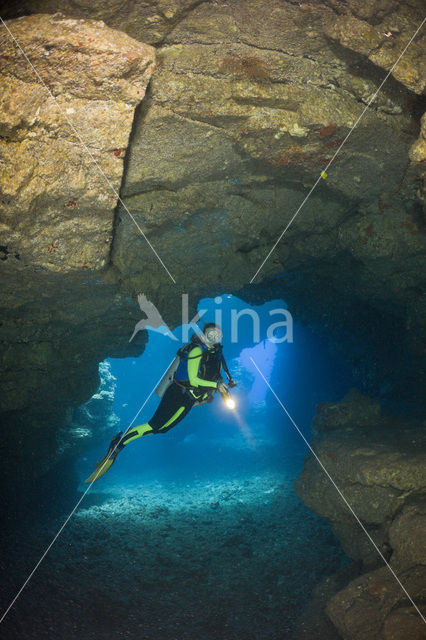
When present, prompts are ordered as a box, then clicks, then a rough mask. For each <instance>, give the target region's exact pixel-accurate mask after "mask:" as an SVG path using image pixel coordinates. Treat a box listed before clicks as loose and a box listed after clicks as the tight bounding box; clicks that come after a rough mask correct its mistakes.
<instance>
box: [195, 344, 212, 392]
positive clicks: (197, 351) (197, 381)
mask: <svg viewBox="0 0 426 640" xmlns="http://www.w3.org/2000/svg"><path fill="white" fill-rule="evenodd" d="M202 355H203V352H202V350H201V347H194V348H193V349H191V351H190V352H189V353H188V377H189V384H190V385H191V387H211V388H212V389H217V382H213V380H203V378H199V377H198V367H199V366H200V362H201V356H202Z"/></svg>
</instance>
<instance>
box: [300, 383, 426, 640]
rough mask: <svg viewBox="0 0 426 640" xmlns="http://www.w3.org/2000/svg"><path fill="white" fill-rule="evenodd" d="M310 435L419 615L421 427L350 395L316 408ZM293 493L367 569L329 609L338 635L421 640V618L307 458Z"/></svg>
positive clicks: (424, 476)
mask: <svg viewBox="0 0 426 640" xmlns="http://www.w3.org/2000/svg"><path fill="white" fill-rule="evenodd" d="M313 430H314V431H315V432H316V434H317V435H316V436H315V438H314V440H313V441H312V447H313V449H314V451H315V453H316V455H317V456H318V458H319V459H320V460H321V462H322V464H323V465H324V467H325V469H326V470H327V471H328V473H329V474H330V476H331V478H333V480H334V482H335V483H336V485H337V486H338V487H339V489H340V491H341V492H342V494H343V495H344V497H345V498H346V500H347V501H348V503H349V504H350V506H351V507H352V509H353V511H354V512H355V513H356V514H357V516H358V517H359V519H360V520H361V522H362V523H363V525H364V526H365V528H366V529H367V531H368V533H369V534H370V536H371V537H372V538H373V540H374V542H375V544H376V545H377V547H378V548H379V549H380V551H381V553H382V554H383V556H384V557H385V558H386V559H387V560H388V561H390V565H391V567H392V569H393V571H394V572H395V573H396V575H397V576H398V578H399V580H400V581H401V583H402V584H403V585H404V587H405V589H406V590H407V591H408V593H409V595H410V597H411V598H412V599H413V600H414V601H415V602H416V603H417V604H418V606H419V607H420V608H422V607H423V603H424V598H425V584H426V581H425V578H426V557H425V548H426V546H425V540H424V537H425V533H424V532H425V531H426V528H425V499H426V454H425V450H426V446H425V445H426V442H425V440H426V436H425V431H424V425H423V424H419V423H409V422H408V421H404V422H403V421H401V420H400V419H396V418H389V417H386V416H384V415H382V413H381V411H380V405H379V404H378V403H377V402H374V401H372V400H371V399H369V398H366V397H363V396H360V394H359V393H357V392H355V391H353V392H351V393H350V394H348V396H347V397H346V398H344V399H343V400H342V402H341V403H335V404H326V405H320V406H319V408H318V412H317V415H316V417H315V420H314V423H313ZM296 490H297V492H298V494H299V495H300V497H301V498H302V499H303V501H304V502H305V504H306V505H307V506H308V507H309V508H310V509H312V510H313V511H315V512H316V513H319V514H321V515H323V516H325V517H326V518H328V519H329V520H330V521H331V523H332V525H333V530H334V532H335V533H336V534H337V536H338V537H339V538H340V541H341V543H342V546H343V548H344V550H345V551H346V553H347V554H348V555H349V556H350V557H351V558H352V559H354V560H358V561H361V562H362V563H363V566H364V570H365V569H368V568H369V569H370V570H369V571H368V572H367V573H364V574H363V575H361V576H360V577H358V578H356V579H355V580H352V581H351V582H350V583H349V585H347V586H346V587H345V588H343V589H342V590H340V591H339V592H338V593H337V594H336V595H334V596H333V597H332V598H331V599H330V601H329V603H328V606H327V613H328V615H329V617H330V619H331V620H332V622H333V623H334V625H335V626H336V628H337V629H338V631H339V633H340V634H341V636H342V637H343V638H344V639H345V640H361V638H371V639H372V638H374V639H375V640H390V639H391V638H392V639H394V640H398V639H400V640H402V639H403V638H405V639H413V640H414V639H417V638H421V637H422V633H423V631H424V623H423V622H422V620H421V617H420V616H419V615H418V614H417V613H416V611H415V609H414V608H413V606H412V604H411V603H410V602H409V600H408V598H407V596H406V593H404V591H403V590H402V588H401V586H400V584H398V581H397V580H396V579H395V577H394V576H393V575H392V573H391V572H390V570H389V568H388V567H386V566H384V562H383V559H381V558H380V555H379V554H378V552H377V550H376V549H375V548H374V546H373V544H372V543H371V541H370V540H369V539H368V537H367V536H366V534H365V532H364V531H363V530H362V529H361V527H360V525H359V523H358V522H357V521H356V520H355V518H354V517H353V515H352V513H351V512H350V510H349V508H348V506H347V505H346V504H345V502H344V500H343V499H342V497H341V495H339V493H338V491H337V490H336V488H335V487H334V486H333V484H332V483H331V481H330V479H329V478H328V477H327V475H326V474H325V472H324V471H323V469H322V468H321V466H320V465H319V463H318V461H317V460H316V459H315V458H314V456H313V455H312V454H309V455H308V456H307V458H306V460H305V466H304V470H303V472H302V474H301V476H300V477H299V478H298V480H297V482H296ZM423 608H424V607H423ZM424 613H425V612H424V611H423V614H424Z"/></svg>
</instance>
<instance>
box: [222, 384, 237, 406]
mask: <svg viewBox="0 0 426 640" xmlns="http://www.w3.org/2000/svg"><path fill="white" fill-rule="evenodd" d="M220 395H221V396H222V400H223V401H224V403H225V405H226V406H227V407H228V409H231V410H232V409H235V407H236V406H237V405H236V402H235V400H234V398H233V397H232V396H231V394H230V393H229V389H228V387H227V386H226V385H223V386H222V388H221V389H220Z"/></svg>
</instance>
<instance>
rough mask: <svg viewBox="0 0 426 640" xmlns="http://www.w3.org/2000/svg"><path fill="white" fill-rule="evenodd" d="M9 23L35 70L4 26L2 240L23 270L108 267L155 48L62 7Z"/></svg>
mask: <svg viewBox="0 0 426 640" xmlns="http://www.w3.org/2000/svg"><path fill="white" fill-rule="evenodd" d="M8 28H9V29H10V32H11V33H12V34H13V37H14V38H15V40H16V42H18V43H19V45H20V47H21V49H22V51H24V52H25V54H26V55H27V56H28V58H29V60H30V62H31V65H33V68H32V67H31V66H30V64H28V61H27V60H26V59H25V58H24V57H23V54H22V51H21V49H20V48H18V47H17V46H15V45H14V43H13V41H12V39H11V37H10V35H9V34H8V33H7V32H6V31H5V30H3V31H2V34H1V40H0V46H1V52H2V53H1V56H0V74H1V77H2V80H1V81H2V84H3V91H2V94H1V105H0V106H1V107H2V116H1V120H2V122H1V124H0V131H1V132H2V135H3V139H2V142H1V143H0V158H1V162H2V167H3V169H2V175H1V189H2V193H3V194H4V197H3V200H2V203H1V209H0V212H1V220H2V224H1V227H0V244H1V245H3V246H6V247H8V250H9V251H13V252H15V253H18V254H19V257H20V258H19V261H18V262H15V264H14V268H15V270H16V269H19V268H23V267H25V266H29V265H33V266H35V265H37V266H41V267H44V268H45V269H48V270H53V271H60V272H67V271H73V270H79V269H81V268H82V266H83V265H84V267H85V268H91V269H100V268H102V267H103V266H105V264H106V262H107V260H108V256H109V252H110V244H111V240H112V233H113V229H112V226H113V215H114V208H115V206H116V203H117V195H118V190H119V188H120V182H121V177H122V173H123V158H124V155H125V151H126V148H127V145H128V139H129V134H130V129H131V125H132V119H133V112H134V108H135V106H136V105H137V104H138V103H139V102H140V100H141V99H142V98H143V96H144V95H145V90H146V86H147V83H148V81H149V78H150V76H151V74H152V72H153V70H154V66H155V63H154V59H155V58H154V50H153V49H152V47H149V46H147V45H144V44H141V43H139V42H136V41H135V40H132V39H131V38H129V37H128V36H127V35H125V34H120V33H118V32H117V31H114V30H112V29H110V28H109V27H107V26H106V25H105V24H104V23H103V22H95V21H85V20H75V19H70V18H66V17H65V16H61V15H60V14H57V15H55V16H48V15H33V16H28V17H25V18H22V19H19V20H14V21H10V22H9V23H8ZM33 69H35V71H36V73H35V72H34V70H33ZM40 78H41V80H42V81H43V83H45V84H46V85H47V87H48V88H46V87H45V86H43V84H42V83H41V81H40ZM54 96H55V97H56V99H55V98H54ZM94 162H96V165H95V164H94Z"/></svg>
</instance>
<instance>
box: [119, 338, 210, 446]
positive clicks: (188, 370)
mask: <svg viewBox="0 0 426 640" xmlns="http://www.w3.org/2000/svg"><path fill="white" fill-rule="evenodd" d="M221 370H222V351H221V349H220V348H216V347H213V348H211V349H208V348H207V347H206V346H205V345H204V344H202V343H199V344H197V343H194V345H193V346H192V345H190V346H189V348H188V350H187V352H186V353H185V355H183V356H182V358H181V365H179V368H178V371H177V372H176V376H175V379H174V380H173V382H172V384H171V385H170V386H169V388H168V389H167V390H166V392H165V394H164V396H163V398H162V400H161V402H160V404H159V405H158V408H157V410H156V412H155V413H154V415H153V416H152V418H151V420H149V421H148V422H145V424H141V425H139V426H137V427H135V428H134V429H131V430H130V431H129V432H128V433H126V434H125V436H124V437H123V439H122V444H123V445H126V444H128V443H129V442H131V441H132V440H136V438H140V437H141V436H146V435H149V434H151V433H166V432H167V431H169V430H170V429H172V428H173V427H175V426H176V425H177V424H178V422H180V421H181V420H182V419H183V418H184V417H185V416H186V415H187V414H188V413H189V411H190V410H191V409H192V407H193V406H194V404H196V403H197V404H198V403H200V402H205V401H207V400H208V399H209V396H211V393H212V391H214V390H215V389H217V385H218V382H220V381H221V380H222V377H221ZM183 372H185V373H183Z"/></svg>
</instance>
